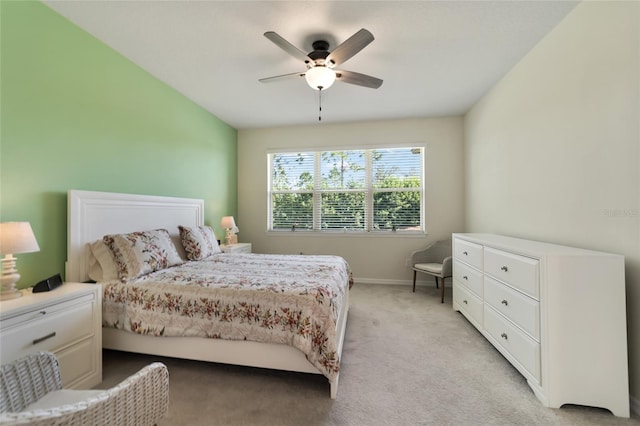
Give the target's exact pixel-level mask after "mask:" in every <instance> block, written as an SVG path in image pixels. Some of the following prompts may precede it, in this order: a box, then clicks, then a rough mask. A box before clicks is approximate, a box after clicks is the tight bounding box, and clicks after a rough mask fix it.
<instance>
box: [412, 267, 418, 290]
mask: <svg viewBox="0 0 640 426" xmlns="http://www.w3.org/2000/svg"><path fill="white" fill-rule="evenodd" d="M416 272H417V271H413V292H414V293H415V292H416Z"/></svg>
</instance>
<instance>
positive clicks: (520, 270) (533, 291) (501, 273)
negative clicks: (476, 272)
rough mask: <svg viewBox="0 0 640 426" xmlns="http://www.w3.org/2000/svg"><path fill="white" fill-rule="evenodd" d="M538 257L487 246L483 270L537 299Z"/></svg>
mask: <svg viewBox="0 0 640 426" xmlns="http://www.w3.org/2000/svg"><path fill="white" fill-rule="evenodd" d="M538 263H539V261H538V259H533V258H530V257H525V256H520V255H517V254H513V253H507V252H504V251H502V250H496V249H492V248H489V247H485V249H484V272H485V273H486V274H489V275H491V276H492V277H494V278H496V279H498V280H500V281H502V282H505V283H507V284H509V285H510V286H512V287H514V288H517V289H518V290H521V291H523V292H524V293H526V294H528V295H530V296H531V297H533V298H535V299H537V300H538V299H539V294H540V292H539V290H538Z"/></svg>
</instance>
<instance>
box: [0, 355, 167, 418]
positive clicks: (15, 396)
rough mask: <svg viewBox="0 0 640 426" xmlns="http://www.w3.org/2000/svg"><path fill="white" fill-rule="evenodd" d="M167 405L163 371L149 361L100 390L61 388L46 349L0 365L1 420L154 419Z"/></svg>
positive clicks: (55, 363)
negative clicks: (112, 385) (116, 382)
mask: <svg viewBox="0 0 640 426" xmlns="http://www.w3.org/2000/svg"><path fill="white" fill-rule="evenodd" d="M168 407H169V372H168V370H167V367H166V366H165V365H164V364H162V363H160V362H155V363H153V364H150V365H147V366H146V367H144V368H142V369H141V370H140V371H138V372H137V373H136V374H134V375H132V376H130V377H129V378H127V379H125V380H124V381H122V382H120V384H118V385H116V386H114V387H112V388H110V389H106V390H69V389H62V379H61V378H60V369H59V366H58V360H57V359H56V357H55V355H54V354H52V353H50V352H39V353H36V354H32V355H27V356H26V357H24V358H21V359H18V360H16V361H14V362H12V363H9V364H5V365H3V366H1V367H0V424H2V425H18V424H24V425H27V424H28V425H39V426H40V425H110V426H114V425H117V426H125V425H126V426H128V425H141V426H147V425H154V424H156V423H157V422H158V420H160V419H162V418H163V417H165V416H166V415H167V413H168Z"/></svg>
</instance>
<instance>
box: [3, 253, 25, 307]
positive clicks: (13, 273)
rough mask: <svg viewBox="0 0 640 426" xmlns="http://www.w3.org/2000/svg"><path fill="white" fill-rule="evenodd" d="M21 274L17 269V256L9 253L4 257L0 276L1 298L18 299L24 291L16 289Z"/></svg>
mask: <svg viewBox="0 0 640 426" xmlns="http://www.w3.org/2000/svg"><path fill="white" fill-rule="evenodd" d="M18 280H20V274H19V273H18V271H17V270H16V258H15V257H13V255H11V254H7V255H6V256H5V257H4V258H3V259H2V276H0V300H9V299H16V298H18V297H20V296H22V293H21V292H20V291H19V290H18V289H16V283H17V282H18Z"/></svg>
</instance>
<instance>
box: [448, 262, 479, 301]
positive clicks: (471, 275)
mask: <svg viewBox="0 0 640 426" xmlns="http://www.w3.org/2000/svg"><path fill="white" fill-rule="evenodd" d="M453 279H454V280H456V281H458V282H459V283H460V284H463V285H464V286H465V287H467V288H468V289H469V290H471V291H472V292H474V293H475V294H476V295H477V296H479V297H482V294H483V290H482V273H481V272H480V271H477V270H475V269H473V268H472V267H470V266H469V265H467V264H465V263H462V262H460V261H459V260H457V259H456V260H455V262H454V263H453Z"/></svg>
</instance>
